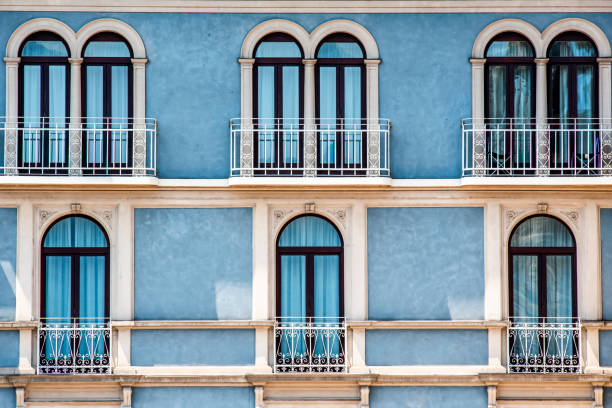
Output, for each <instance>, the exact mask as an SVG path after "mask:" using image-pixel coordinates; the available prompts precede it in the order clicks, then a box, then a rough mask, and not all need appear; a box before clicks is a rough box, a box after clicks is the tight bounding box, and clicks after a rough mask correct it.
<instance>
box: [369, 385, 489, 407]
mask: <svg viewBox="0 0 612 408" xmlns="http://www.w3.org/2000/svg"><path fill="white" fill-rule="evenodd" d="M370 407H371V408H430V407H445V408H480V407H482V408H486V407H487V390H486V388H485V387H372V388H371V389H370Z"/></svg>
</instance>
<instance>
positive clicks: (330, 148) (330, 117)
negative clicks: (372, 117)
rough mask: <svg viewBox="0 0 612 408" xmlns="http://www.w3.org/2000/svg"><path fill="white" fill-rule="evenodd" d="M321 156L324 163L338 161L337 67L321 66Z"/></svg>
mask: <svg viewBox="0 0 612 408" xmlns="http://www.w3.org/2000/svg"><path fill="white" fill-rule="evenodd" d="M319 116H320V118H321V119H320V132H319V157H320V160H321V163H322V164H333V163H335V162H336V131H335V129H336V116H337V113H336V67H326V66H321V67H320V68H319Z"/></svg>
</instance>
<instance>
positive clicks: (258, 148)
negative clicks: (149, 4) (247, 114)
mask: <svg viewBox="0 0 612 408" xmlns="http://www.w3.org/2000/svg"><path fill="white" fill-rule="evenodd" d="M302 58H303V52H302V49H301V48H300V46H299V45H298V43H297V42H296V41H295V40H294V39H293V38H292V37H291V36H289V35H287V34H282V33H273V34H269V35H267V36H265V37H264V38H263V39H262V40H261V41H260V42H259V44H258V45H257V47H256V49H255V69H254V71H253V75H254V76H255V78H254V81H253V87H254V88H255V89H254V92H253V94H254V96H255V98H254V106H253V108H254V109H253V112H254V117H255V118H257V119H255V122H256V123H254V126H255V128H256V129H257V132H256V135H255V138H256V139H255V158H256V162H255V166H256V168H260V169H266V168H269V169H279V170H283V169H287V172H289V171H291V173H290V174H295V170H290V169H297V168H302V167H303V161H304V152H303V150H302V148H301V146H302V145H303V143H302V140H303V135H302V132H301V131H300V129H302V127H303V123H302V119H301V118H302V116H303V110H304V109H303V98H302V88H303V83H304V70H303V66H302ZM262 173H265V171H262ZM256 174H257V172H256ZM279 174H283V172H281V173H279Z"/></svg>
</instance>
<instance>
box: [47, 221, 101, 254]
mask: <svg viewBox="0 0 612 408" xmlns="http://www.w3.org/2000/svg"><path fill="white" fill-rule="evenodd" d="M44 246H45V247H55V248H75V247H98V248H99V247H106V246H107V242H106V237H105V236H104V233H103V232H102V230H100V228H99V227H98V226H97V225H96V224H95V223H94V222H93V221H91V220H89V219H87V218H84V217H68V218H64V219H62V220H60V221H59V222H57V223H56V224H55V225H53V227H52V228H51V229H50V230H49V232H47V236H46V237H45V242H44Z"/></svg>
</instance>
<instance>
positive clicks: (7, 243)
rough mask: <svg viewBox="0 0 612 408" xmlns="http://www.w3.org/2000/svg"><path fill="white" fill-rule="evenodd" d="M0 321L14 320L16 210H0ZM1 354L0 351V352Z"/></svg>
mask: <svg viewBox="0 0 612 408" xmlns="http://www.w3.org/2000/svg"><path fill="white" fill-rule="evenodd" d="M0 239H1V241H2V245H0V320H14V319H15V287H16V283H17V282H16V277H15V271H16V267H15V265H16V257H17V209H16V208H0ZM0 352H1V351H0Z"/></svg>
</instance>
